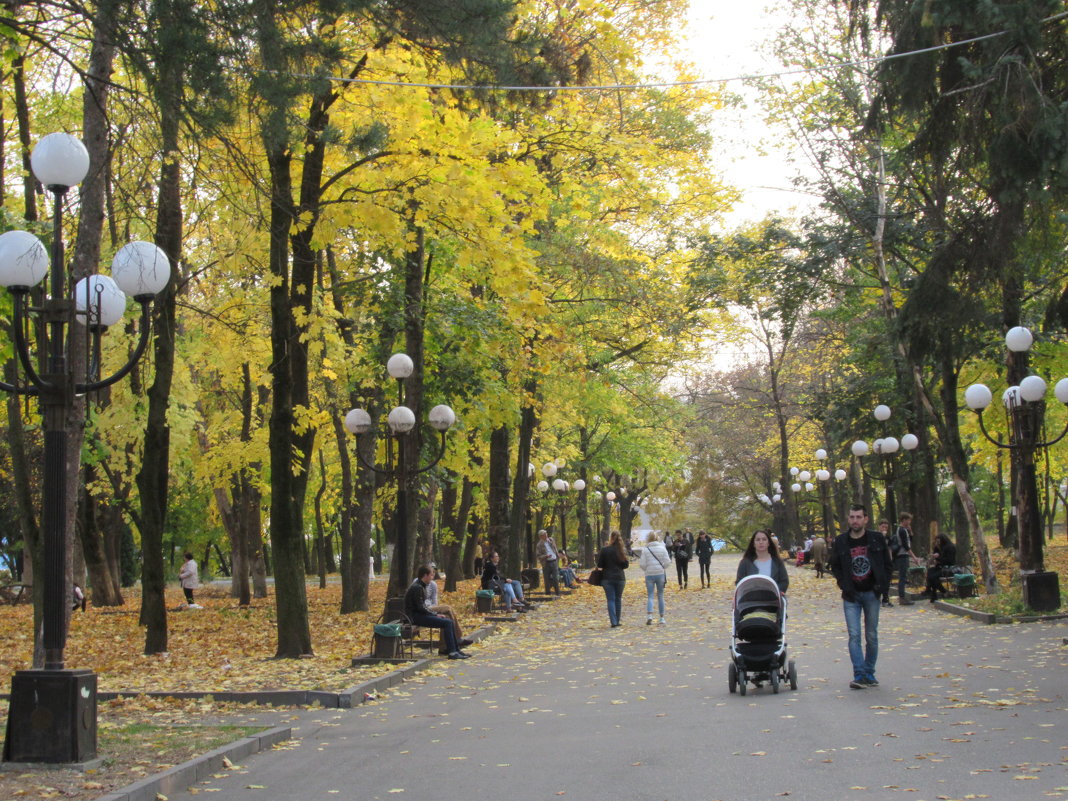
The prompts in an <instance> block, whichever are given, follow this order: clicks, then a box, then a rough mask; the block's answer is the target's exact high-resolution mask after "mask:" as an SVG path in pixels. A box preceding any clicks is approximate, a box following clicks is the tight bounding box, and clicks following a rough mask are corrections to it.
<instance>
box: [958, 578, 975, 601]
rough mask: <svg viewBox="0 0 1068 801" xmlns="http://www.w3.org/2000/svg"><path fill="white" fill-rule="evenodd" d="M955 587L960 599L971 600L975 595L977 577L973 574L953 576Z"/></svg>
mask: <svg viewBox="0 0 1068 801" xmlns="http://www.w3.org/2000/svg"><path fill="white" fill-rule="evenodd" d="M953 586H954V587H956V589H957V597H958V598H971V597H972V596H973V595H975V576H974V575H973V574H971V573H957V574H955V575H954V576H953Z"/></svg>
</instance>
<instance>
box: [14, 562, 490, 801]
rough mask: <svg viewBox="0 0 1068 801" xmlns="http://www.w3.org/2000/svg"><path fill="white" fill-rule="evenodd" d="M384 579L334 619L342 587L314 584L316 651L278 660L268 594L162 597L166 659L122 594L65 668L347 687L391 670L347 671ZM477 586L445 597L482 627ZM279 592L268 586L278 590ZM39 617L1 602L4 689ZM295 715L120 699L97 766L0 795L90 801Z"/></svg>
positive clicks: (158, 687)
mask: <svg viewBox="0 0 1068 801" xmlns="http://www.w3.org/2000/svg"><path fill="white" fill-rule="evenodd" d="M385 588H386V583H385V581H384V580H377V581H375V582H372V586H371V593H370V595H371V603H370V605H371V610H370V611H368V612H357V613H355V614H350V615H342V614H340V613H339V612H338V608H339V605H340V600H341V586H340V584H337V583H330V584H328V585H327V587H326V589H322V590H321V589H319V588H318V586H317V584H315V583H312V584H309V586H308V607H309V622H310V625H311V630H312V642H313V645H314V649H315V656H314V657H312V658H308V659H299V660H292V659H273V658H272V656H273V654H274V651H275V638H276V629H275V612H274V597H273V593H272V595H271V596H270V597H268V598H266V599H257V600H254V602H253V605H252V607H251V608H249V609H239V608H238V606H237V602H236V601H235V600H234V599H232V598H230V597H229V594H228V592H227V591H226V588H224V587H221V586H217V585H211V586H205V587H202V588H201V589H200V590H198V591H197V602H198V603H200V604H201V605H202V606H203V607H204V608H203V609H199V610H181V611H179V610H180V608H181V607H182V605H183V597H182V593H181V591H180V590H178V589H176V588H172V589H170V590H169V591H168V593H167V606H168V610H169V612H168V624H169V631H170V636H169V648H170V650H169V652H168V653H167V655H166V656H153V657H146V656H144V655H143V654H142V653H141V652H142V650H143V649H144V629H143V628H142V627H141V626H139V625H138V623H137V615H138V609H139V608H140V602H141V598H140V594H139V593H138V592H137V591H130V590H128V591H127V594H126V605H125V606H122V607H118V608H94V607H93V606H92V605H90V606H89V608H88V610H87V611H86V612H85V613H84V614H83V613H81V612H77V613H75V614H74V615H73V616H72V618H71V630H70V637H69V640H68V643H67V652H66V656H67V666H68V667H71V668H83V667H89V668H92V669H93V670H94V671H96V673H97V681H98V686H99V689H100V690H107V691H121V690H127V691H140V690H153V691H177V690H198V691H210V690H267V689H323V690H329V691H335V692H336V691H341V690H345V689H347V688H349V687H352V686H354V685H356V684H359V683H360V682H363V681H366V680H368V679H370V678H374V677H375V676H378V675H381V674H383V673H386V672H388V671H389V670H391V668H390V667H388V666H369V667H359V668H353V667H351V661H352V658H353V657H354V656H363V655H364V654H366V653H368V651H369V649H370V641H371V628H372V625H373V623H374V622H375V620H376V619H377V618H378V615H379V614H380V613H381V609H382V605H383V602H384V598H385ZM476 588H477V581H468V582H461V583H460V585H459V588H458V589H457V591H456V592H455V593H443V594H442V602H443V603H448V604H451V605H452V606H453V608H454V609H455V610H456V611H457V612H458V613H459V614H460V617H461V623H462V624H463V625H464V626H465V627H467V629H468V630H471V629H474V628H477V627H478V626H480V625H481V624H482V617H481V616H476V615H475V614H474V609H473V600H472V599H473V597H474V591H475V589H476ZM272 589H273V588H272ZM32 617H33V610H32V608H31V607H30V606H29V605H28V604H22V605H19V606H0V685H2V686H3V688H4V691H6V690H7V688H9V687H10V684H11V674H12V673H14V672H15V671H16V670H22V669H25V668H28V667H30V661H31V656H32V653H31V651H32V643H33V639H32ZM294 713H295V711H294V710H292V709H290V710H284V709H272V708H265V707H259V706H255V705H251V704H249V705H245V704H232V703H218V702H215V701H213V700H211V699H204V700H197V701H190V700H174V699H152V698H147V697H145V696H138V697H132V698H124V699H121V700H119V701H109V702H104V703H101V704H100V709H99V717H98V735H99V736H98V752H99V756H100V757H101V758H103V759H104V765H103V766H102V767H101V768H100V769H99V770H94V771H92V772H89V773H85V774H80V773H75V772H72V771H58V770H55V771H53V770H49V771H33V772H29V773H22V772H10V771H9V772H0V799H2V800H3V801H9V800H11V799H22V798H33V799H37V798H64V799H74V800H75V801H87V800H88V799H94V798H98V797H100V796H102V795H106V794H107V793H109V792H111V791H113V790H115V789H118V788H121V787H124V786H126V785H127V784H130V783H132V782H135V781H138V780H139V779H142V778H144V777H145V776H148V775H151V774H154V773H158V772H160V771H161V770H165V769H166V768H168V767H171V766H173V765H176V764H180V763H181V762H184V761H185V760H187V759H190V758H192V757H194V756H196V755H198V754H202V753H205V752H207V751H210V750H212V749H214V748H217V747H218V746H220V745H223V744H225V743H229V742H234V741H236V740H239V739H241V738H243V737H246V736H248V732H249V731H250V730H259V729H264V728H269V727H271V726H275V725H280V724H282V723H284V722H285V721H286V720H287V719H289V718H292V717H293V716H294ZM6 724H7V703H6V702H0V728H3V727H5V726H6Z"/></svg>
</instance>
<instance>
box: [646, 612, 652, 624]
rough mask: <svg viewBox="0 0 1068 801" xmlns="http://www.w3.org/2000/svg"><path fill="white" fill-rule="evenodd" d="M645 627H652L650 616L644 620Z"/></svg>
mask: <svg viewBox="0 0 1068 801" xmlns="http://www.w3.org/2000/svg"><path fill="white" fill-rule="evenodd" d="M645 625H646V626H651V625H653V617H652V615H650V616H649V617H647V618H645Z"/></svg>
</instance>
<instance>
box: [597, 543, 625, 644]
mask: <svg viewBox="0 0 1068 801" xmlns="http://www.w3.org/2000/svg"><path fill="white" fill-rule="evenodd" d="M629 566H630V562H629V561H628V560H627V552H626V550H625V549H624V548H623V538H622V537H621V536H619V532H618V531H613V532H612V536H611V537H609V539H608V544H607V545H606V546H604V547H603V548H601V552H600V553H598V554H597V567H599V568H601V586H602V587H603V588H604V597H605V600H607V602H608V622H609V623H611V624H612V628H615V627H616V626H619V625H622V621H621V620H620V616H621V615H622V613H623V587H624V585H625V584H626V583H627V576H626V574H625V573H624V572H623V571H624V570H626V569H627V568H628V567H629Z"/></svg>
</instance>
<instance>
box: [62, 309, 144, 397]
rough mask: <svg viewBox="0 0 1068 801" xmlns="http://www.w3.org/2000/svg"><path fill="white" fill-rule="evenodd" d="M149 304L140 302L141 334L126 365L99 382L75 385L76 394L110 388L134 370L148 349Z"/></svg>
mask: <svg viewBox="0 0 1068 801" xmlns="http://www.w3.org/2000/svg"><path fill="white" fill-rule="evenodd" d="M150 303H151V301H148V300H145V301H142V302H141V332H140V334H139V336H138V338H137V347H136V348H135V349H134V352H133V354H132V355H131V356H130V358H129V359H128V360H127V362H126V364H124V365H123V366H122V368H121V369H120V370H118V372H116V373H114V374H113V375H111V376H109V377H108V378H105V379H102V380H100V381H91V382H89V383H86V384H76V385H75V387H74V391H75V392H76V393H78V394H79V395H82V394H85V393H86V392H96V391H97V390H100V389H103V388H104V387H110V386H111V385H112V384H115V383H117V382H119V381H121V380H122V379H124V378H125V377H126V376H127V375H129V374H130V371H131V370H133V369H134V367H135V366H136V365H137V363H138V362H139V361H141V357H142V356H143V355H144V354H145V348H147V347H148V335H149V332H150V329H151V324H150V320H149V315H148V312H149V304H150Z"/></svg>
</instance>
